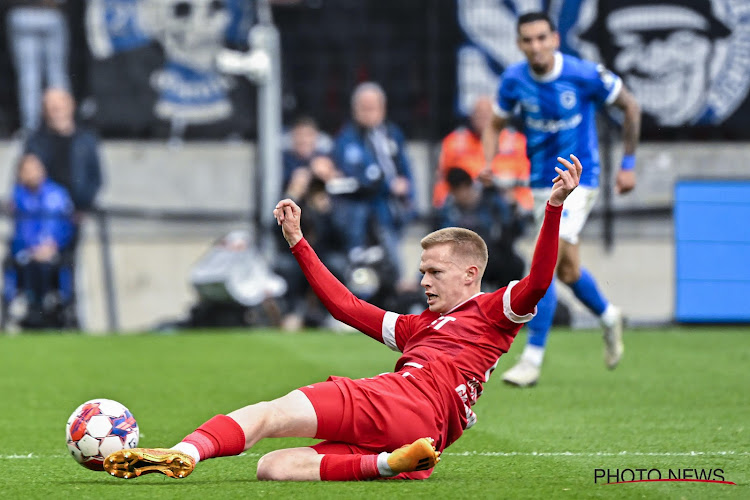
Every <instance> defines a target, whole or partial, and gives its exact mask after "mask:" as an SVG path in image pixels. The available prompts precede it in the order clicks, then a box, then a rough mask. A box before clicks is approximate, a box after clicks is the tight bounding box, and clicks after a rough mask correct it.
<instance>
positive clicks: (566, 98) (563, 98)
mask: <svg viewBox="0 0 750 500" xmlns="http://www.w3.org/2000/svg"><path fill="white" fill-rule="evenodd" d="M560 104H561V105H562V107H563V108H565V109H573V107H575V105H576V94H575V92H573V91H572V90H566V91H564V92H562V93H561V94H560Z"/></svg>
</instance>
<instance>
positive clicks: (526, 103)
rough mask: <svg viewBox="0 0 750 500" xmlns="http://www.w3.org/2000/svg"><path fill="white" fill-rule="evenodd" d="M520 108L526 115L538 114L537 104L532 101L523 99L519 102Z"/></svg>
mask: <svg viewBox="0 0 750 500" xmlns="http://www.w3.org/2000/svg"><path fill="white" fill-rule="evenodd" d="M521 107H522V108H523V110H524V111H526V112H527V113H538V112H539V103H537V102H536V101H534V100H532V99H523V100H521Z"/></svg>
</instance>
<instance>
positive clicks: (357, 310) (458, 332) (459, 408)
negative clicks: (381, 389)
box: [292, 205, 562, 442]
mask: <svg viewBox="0 0 750 500" xmlns="http://www.w3.org/2000/svg"><path fill="white" fill-rule="evenodd" d="M561 212H562V207H552V206H550V205H548V206H547V212H546V215H545V220H544V224H543V225H542V229H541V231H540V234H539V239H538V240H537V244H536V250H535V252H534V257H533V259H532V263H531V270H530V272H529V275H528V276H526V277H525V278H523V279H522V280H521V281H518V282H512V283H510V284H509V285H508V286H507V287H504V288H501V289H500V290H497V291H495V292H493V293H486V294H485V293H479V294H477V295H475V296H473V297H471V298H469V299H468V300H466V301H464V302H463V303H461V304H458V305H457V306H455V307H454V308H453V309H451V310H450V311H448V312H447V313H444V314H439V313H436V312H432V311H430V310H429V309H427V310H425V311H424V312H423V313H422V314H419V315H413V314H404V315H401V314H397V313H394V312H389V311H384V310H383V309H380V308H378V307H375V306H373V305H372V304H369V303H367V302H365V301H363V300H360V299H359V298H357V297H356V296H354V294H352V293H351V292H350V291H349V290H347V289H346V287H345V286H344V285H343V284H342V283H341V282H339V281H338V280H337V279H336V278H335V277H334V276H333V275H332V274H331V273H330V271H328V269H326V267H325V266H324V265H323V263H322V262H321V261H320V259H318V257H317V255H315V252H314V251H313V249H312V248H311V247H310V245H309V244H308V243H307V241H306V240H304V239H303V240H301V241H300V242H298V243H297V244H296V245H295V246H294V247H292V253H293V254H294V255H295V257H296V258H297V261H298V262H299V264H300V267H301V268H302V270H303V272H304V273H305V276H306V277H307V279H308V281H309V282H310V284H311V286H312V287H313V289H314V290H315V293H316V294H317V295H318V297H319V298H320V299H321V301H322V302H323V304H324V305H325V306H326V308H327V309H328V310H329V311H330V312H331V314H332V315H333V317H334V318H336V319H338V320H339V321H342V322H344V323H346V324H348V325H350V326H352V327H354V328H356V329H358V330H360V331H361V332H363V333H365V334H367V335H368V336H370V337H372V338H374V339H375V340H378V341H379V342H382V343H384V344H385V345H387V346H388V347H390V348H391V349H393V350H395V351H399V352H402V353H403V355H402V356H401V357H400V358H399V359H398V361H397V362H396V371H398V372H400V373H401V374H402V375H403V376H405V377H408V376H409V375H410V372H411V371H413V370H416V371H415V372H414V373H415V374H414V375H412V376H413V377H415V378H416V379H419V381H420V384H422V386H430V387H431V389H432V390H434V391H435V392H436V393H438V394H439V395H440V400H441V401H442V402H443V404H444V405H445V406H448V407H447V408H443V409H441V411H440V413H441V414H442V415H444V416H445V418H446V419H448V420H450V421H452V422H455V424H460V428H458V429H453V432H450V433H449V434H450V435H451V438H450V439H449V440H448V441H449V442H452V441H454V440H455V438H457V437H458V436H460V433H461V431H462V429H465V428H468V427H471V425H473V424H474V423H475V421H476V415H474V412H473V411H472V410H471V406H473V405H474V403H476V401H477V398H478V397H479V396H480V395H481V394H482V384H484V383H485V382H487V380H488V379H489V376H490V374H491V373H492V371H493V370H494V369H495V367H496V366H497V363H498V361H499V358H500V356H501V355H502V354H503V353H505V352H507V351H508V349H509V348H510V345H511V343H512V342H513V339H514V338H515V336H516V334H517V333H518V331H519V330H520V328H521V326H522V325H523V323H525V322H527V321H529V320H530V319H531V318H532V317H533V316H534V314H535V310H536V304H537V302H539V300H540V299H541V298H542V297H543V296H544V294H545V293H546V291H547V288H548V287H549V285H550V283H551V281H552V278H553V273H554V269H555V264H556V262H557V246H558V232H559V224H560V214H561ZM417 371H418V372H417ZM417 373H418V374H417Z"/></svg>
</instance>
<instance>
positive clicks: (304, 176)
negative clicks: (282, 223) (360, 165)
mask: <svg viewBox="0 0 750 500" xmlns="http://www.w3.org/2000/svg"><path fill="white" fill-rule="evenodd" d="M288 143H289V145H288V147H287V148H286V149H285V150H284V180H283V182H284V184H283V192H282V193H281V194H282V197H283V198H291V199H293V200H295V201H296V202H297V204H298V205H300V206H301V207H303V208H304V210H305V215H304V216H303V218H302V221H301V223H302V226H304V227H305V228H306V229H305V231H307V233H306V234H308V235H309V236H308V238H309V241H310V244H311V245H313V246H314V247H315V250H316V252H317V253H318V255H319V256H320V258H321V260H322V261H323V262H325V263H326V265H327V266H329V268H330V269H331V271H332V272H333V273H334V274H335V275H336V276H337V277H339V278H340V279H344V274H345V272H346V267H347V261H346V252H345V250H344V244H343V241H344V238H343V235H341V234H340V232H339V231H338V226H337V225H336V224H335V223H334V221H333V218H334V214H335V210H334V207H335V206H336V203H337V200H335V199H334V198H333V197H332V196H330V195H329V194H328V192H327V191H326V185H327V184H328V183H329V182H330V181H331V180H333V179H336V178H338V177H340V175H341V174H340V172H339V171H338V170H337V169H336V166H335V165H334V163H333V161H332V160H331V158H330V156H327V155H326V154H324V153H326V152H329V151H330V147H331V141H330V139H329V138H328V137H327V136H325V135H324V134H321V132H320V131H319V130H318V127H317V125H316V123H315V121H314V120H313V119H312V118H309V117H302V118H299V119H298V120H297V121H296V122H295V124H294V125H293V126H292V128H291V131H290V134H289V141H288ZM278 243H279V245H280V246H279V248H280V249H282V247H285V246H288V245H287V244H286V241H285V240H284V239H283V238H281V237H279V238H278ZM274 271H275V272H276V273H278V274H279V275H281V276H282V277H283V278H284V279H285V280H286V282H287V285H288V287H287V293H286V296H285V297H284V298H285V302H286V304H285V307H284V317H283V319H282V327H284V328H285V329H288V330H296V329H298V328H300V327H302V326H303V325H304V326H320V325H321V324H322V323H323V322H324V321H325V320H326V319H327V318H328V317H329V315H328V313H327V312H326V311H325V309H324V308H323V306H322V304H320V301H319V300H318V299H317V298H316V297H315V295H314V294H313V293H311V289H310V286H309V284H308V283H307V280H306V279H305V275H304V274H303V273H302V271H301V269H300V267H299V265H297V262H296V261H295V259H294V257H293V256H292V255H291V254H289V252H279V254H278V257H277V259H276V262H275V264H274Z"/></svg>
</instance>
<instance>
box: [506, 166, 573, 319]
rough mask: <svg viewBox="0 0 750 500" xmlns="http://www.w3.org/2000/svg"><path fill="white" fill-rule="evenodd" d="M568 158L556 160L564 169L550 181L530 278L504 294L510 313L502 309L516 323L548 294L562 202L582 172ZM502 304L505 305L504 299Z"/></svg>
mask: <svg viewBox="0 0 750 500" xmlns="http://www.w3.org/2000/svg"><path fill="white" fill-rule="evenodd" d="M570 157H571V159H572V160H573V163H570V162H569V161H567V160H565V159H563V158H558V159H557V161H558V162H560V164H562V165H564V166H565V167H566V169H565V170H563V169H562V168H560V167H556V168H555V170H556V171H557V173H558V176H557V177H556V178H555V179H554V181H553V185H552V192H551V193H550V197H549V201H548V202H547V210H546V212H545V214H544V222H543V224H542V229H541V231H540V233H539V238H538V239H537V242H536V248H535V249H534V257H533V258H532V260H531V270H530V271H529V275H528V276H526V277H525V278H524V279H522V280H521V281H519V282H518V283H516V284H515V286H512V287H510V286H509V287H508V290H509V292H508V291H506V293H510V298H509V301H508V304H507V305H508V306H509V308H510V310H507V309H508V308H505V307H504V309H506V310H505V316H506V317H508V319H510V320H511V321H514V322H516V323H518V322H524V321H528V320H529V319H531V315H533V313H534V308H535V307H536V304H537V303H538V302H539V300H541V298H542V297H544V294H545V293H547V289H548V288H549V286H550V284H551V283H552V279H553V277H554V273H555V265H556V264H557V248H558V240H559V233H560V216H561V214H562V206H563V202H564V201H565V199H566V198H567V197H568V195H569V194H570V193H571V192H572V191H573V189H575V187H576V186H578V182H579V179H580V178H581V171H582V166H581V162H580V161H579V160H578V158H576V157H575V156H573V155H570ZM503 302H504V305H505V300H504V301H503ZM516 320H517V321H516Z"/></svg>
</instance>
